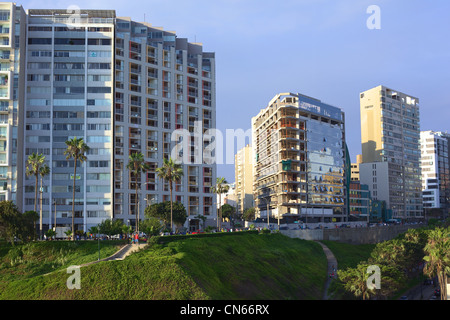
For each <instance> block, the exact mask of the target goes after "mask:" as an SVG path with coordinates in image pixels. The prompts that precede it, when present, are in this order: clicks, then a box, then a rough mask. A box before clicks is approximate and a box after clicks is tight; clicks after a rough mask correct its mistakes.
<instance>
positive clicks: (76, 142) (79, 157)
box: [64, 137, 89, 241]
mask: <svg viewBox="0 0 450 320" xmlns="http://www.w3.org/2000/svg"><path fill="white" fill-rule="evenodd" d="M66 146H67V149H66V151H64V154H65V155H66V159H67V160H70V159H72V158H73V160H74V166H73V190H72V235H75V181H76V179H77V163H78V161H80V163H83V162H84V161H86V160H87V156H86V153H87V152H88V151H89V147H88V146H87V144H85V143H84V140H83V138H80V139H77V137H75V138H73V139H71V140H67V141H66ZM72 240H73V241H75V237H72Z"/></svg>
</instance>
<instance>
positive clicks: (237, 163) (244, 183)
mask: <svg viewBox="0 0 450 320" xmlns="http://www.w3.org/2000/svg"><path fill="white" fill-rule="evenodd" d="M252 155H253V154H252V147H251V146H250V145H246V146H245V147H244V148H242V149H240V150H238V152H237V153H236V155H235V157H234V169H235V175H236V182H235V183H236V197H237V211H238V213H239V214H243V213H244V211H245V210H246V209H248V208H252V207H253V157H252Z"/></svg>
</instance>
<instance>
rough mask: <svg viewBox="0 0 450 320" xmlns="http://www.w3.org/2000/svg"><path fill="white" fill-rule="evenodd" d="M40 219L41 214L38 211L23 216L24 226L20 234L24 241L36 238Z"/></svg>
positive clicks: (27, 212) (25, 213)
mask: <svg viewBox="0 0 450 320" xmlns="http://www.w3.org/2000/svg"><path fill="white" fill-rule="evenodd" d="M38 219H39V214H38V213H37V212H36V211H33V210H30V211H26V212H24V213H23V214H22V225H21V230H20V234H21V237H22V239H23V240H27V239H30V240H31V239H35V238H36V227H35V225H36V221H37V220H38Z"/></svg>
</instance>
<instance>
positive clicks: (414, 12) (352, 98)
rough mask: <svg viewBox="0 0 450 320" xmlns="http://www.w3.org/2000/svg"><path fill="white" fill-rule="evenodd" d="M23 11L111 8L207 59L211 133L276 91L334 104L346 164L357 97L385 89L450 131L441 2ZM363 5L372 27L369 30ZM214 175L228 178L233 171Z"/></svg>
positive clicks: (219, 2)
mask: <svg viewBox="0 0 450 320" xmlns="http://www.w3.org/2000/svg"><path fill="white" fill-rule="evenodd" d="M17 3H18V4H21V5H23V7H24V8H25V9H33V8H58V9H64V8H67V7H69V6H70V5H77V6H79V7H80V8H82V9H115V10H116V12H117V15H118V16H127V17H131V18H132V19H133V20H137V21H144V18H145V21H146V22H149V23H151V24H152V25H153V26H157V27H163V28H164V29H165V30H170V31H176V32H177V35H178V36H179V37H183V38H188V39H189V41H192V42H194V41H196V42H201V43H203V46H204V50H205V51H213V52H215V53H216V69H217V75H216V86H217V90H216V94H217V100H216V103H217V128H218V129H220V130H222V132H225V130H226V129H239V128H241V129H244V130H247V129H249V128H250V127H251V123H250V121H251V117H252V116H255V115H256V114H257V113H258V112H259V110H260V109H262V108H265V107H266V106H267V103H268V102H269V101H270V100H271V99H272V98H273V97H274V96H275V95H276V94H277V93H279V92H294V93H297V92H298V93H302V94H305V95H309V96H312V97H315V98H317V99H320V100H322V101H323V102H326V103H329V104H331V105H334V106H337V107H340V108H342V109H343V110H344V112H345V116H346V132H347V144H348V147H349V151H350V153H351V159H352V161H354V160H355V159H356V155H357V154H359V153H360V152H361V143H360V120H359V93H360V92H362V91H365V90H367V89H370V88H372V87H375V86H378V85H385V86H387V87H391V88H393V89H396V90H398V91H401V92H404V93H406V94H410V95H412V96H416V97H418V98H419V99H420V106H421V130H436V131H447V130H448V131H450V124H449V120H450V19H449V18H448V17H449V14H450V1H448V0H433V1H424V0H421V1H418V0H380V1H378V0H279V1H266V0H145V1H141V0H139V1H134V0H132V1H115V0H108V1H106V0H101V1H98V0H91V1H54V0H53V1H46V0H31V1H23V2H20V1H17ZM370 5H378V6H379V7H380V10H381V29H380V30H369V29H368V28H367V27H366V21H367V19H368V18H369V17H370V14H368V13H366V10H367V8H368V7H369V6H370ZM218 176H224V177H225V178H226V179H227V180H228V181H229V182H233V181H234V165H232V164H229V165H219V166H218Z"/></svg>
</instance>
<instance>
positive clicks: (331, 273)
mask: <svg viewBox="0 0 450 320" xmlns="http://www.w3.org/2000/svg"><path fill="white" fill-rule="evenodd" d="M317 243H318V244H320V245H321V246H322V249H323V251H324V252H325V256H326V257H327V260H328V269H327V282H326V283H325V290H324V293H323V300H329V299H330V296H329V295H328V288H329V287H330V284H331V282H332V281H333V279H336V278H337V266H338V265H337V260H336V258H335V256H334V255H333V252H331V250H330V249H329V248H328V247H327V246H326V245H324V244H323V243H321V242H319V241H317Z"/></svg>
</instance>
